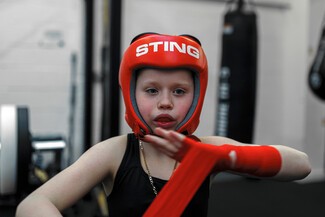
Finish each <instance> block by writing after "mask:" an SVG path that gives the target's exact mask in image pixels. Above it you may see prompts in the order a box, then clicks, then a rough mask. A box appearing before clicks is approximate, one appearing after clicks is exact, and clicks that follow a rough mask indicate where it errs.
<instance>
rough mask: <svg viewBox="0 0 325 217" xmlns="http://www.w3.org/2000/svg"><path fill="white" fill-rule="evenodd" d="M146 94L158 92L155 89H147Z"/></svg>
mask: <svg viewBox="0 0 325 217" xmlns="http://www.w3.org/2000/svg"><path fill="white" fill-rule="evenodd" d="M146 92H147V93H149V94H156V93H157V92H158V90H156V89H155V88H148V89H146Z"/></svg>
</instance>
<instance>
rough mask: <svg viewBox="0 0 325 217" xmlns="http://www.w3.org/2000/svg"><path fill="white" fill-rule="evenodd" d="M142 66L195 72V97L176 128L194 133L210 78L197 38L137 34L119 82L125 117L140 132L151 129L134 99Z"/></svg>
mask: <svg viewBox="0 0 325 217" xmlns="http://www.w3.org/2000/svg"><path fill="white" fill-rule="evenodd" d="M143 68H155V69H188V70H190V71H191V72H193V79H194V98H193V102H192V105H191V107H190V109H189V111H188V113H187V115H186V116H185V118H184V120H183V121H182V122H181V123H180V124H179V125H178V126H177V127H176V130H177V131H178V132H180V133H184V134H192V133H193V132H194V131H195V130H196V128H197V127H198V124H199V121H200V114H201V110H202V106H203V101H204V96H205V91H206V88H207V82H208V64H207V59H206V56H205V53H204V51H203V49H202V48H201V44H200V42H199V40H198V39H196V38H194V37H193V36H189V35H179V36H174V35H163V34H156V33H144V34H141V35H139V36H137V37H135V38H134V39H133V40H132V42H131V44H130V46H129V47H128V48H127V50H126V51H125V53H124V56H123V58H122V61H121V65H120V72H119V83H120V87H121V89H122V93H123V98H124V103H125V109H126V111H125V120H126V121H127V123H128V124H129V126H130V127H131V129H132V130H133V132H134V133H135V134H136V135H137V136H140V137H142V136H144V135H145V134H150V133H152V129H150V127H149V126H148V125H147V123H145V121H144V120H143V118H142V116H141V114H140V112H139V109H138V106H137V103H136V99H135V86H136V72H137V71H138V70H140V69H143Z"/></svg>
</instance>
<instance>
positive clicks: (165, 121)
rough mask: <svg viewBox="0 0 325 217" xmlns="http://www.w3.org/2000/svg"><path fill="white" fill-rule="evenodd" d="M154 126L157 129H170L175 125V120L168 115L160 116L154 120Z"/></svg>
mask: <svg viewBox="0 0 325 217" xmlns="http://www.w3.org/2000/svg"><path fill="white" fill-rule="evenodd" d="M154 124H155V125H156V126H157V127H161V128H165V129H167V128H172V127H173V126H174V125H175V124H176V120H175V119H174V118H173V117H172V116H170V115H168V114H161V115H158V116H157V117H156V118H155V119H154Z"/></svg>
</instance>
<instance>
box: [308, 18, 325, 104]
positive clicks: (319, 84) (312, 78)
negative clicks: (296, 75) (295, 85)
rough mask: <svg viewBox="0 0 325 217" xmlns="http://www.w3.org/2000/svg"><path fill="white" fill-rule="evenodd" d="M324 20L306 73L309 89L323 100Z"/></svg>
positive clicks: (324, 62)
mask: <svg viewBox="0 0 325 217" xmlns="http://www.w3.org/2000/svg"><path fill="white" fill-rule="evenodd" d="M324 24H325V22H324V20H323V25H322V28H323V29H322V34H321V37H320V40H319V45H318V50H317V53H316V56H315V59H314V61H313V64H312V65H311V68H310V71H309V74H308V84H309V87H310V89H311V91H312V92H313V93H314V94H315V95H316V96H317V97H318V98H319V99H321V100H325V25H324Z"/></svg>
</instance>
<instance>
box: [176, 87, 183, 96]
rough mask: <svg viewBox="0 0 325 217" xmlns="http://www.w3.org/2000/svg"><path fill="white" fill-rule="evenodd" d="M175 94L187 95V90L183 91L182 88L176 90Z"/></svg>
mask: <svg viewBox="0 0 325 217" xmlns="http://www.w3.org/2000/svg"><path fill="white" fill-rule="evenodd" d="M174 93H175V94H176V95H184V94H185V90H183V89H181V88H177V89H176V90H174Z"/></svg>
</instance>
